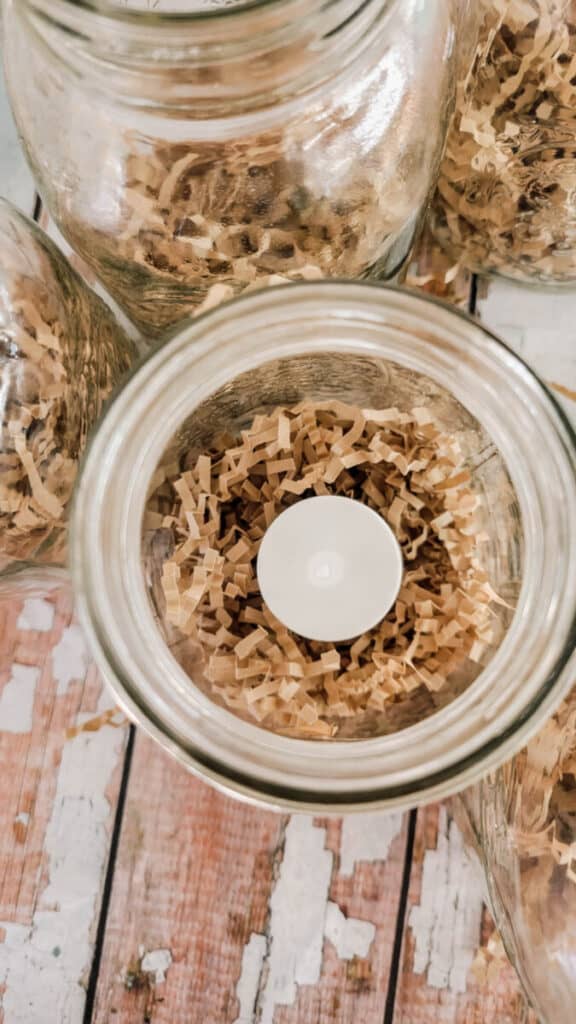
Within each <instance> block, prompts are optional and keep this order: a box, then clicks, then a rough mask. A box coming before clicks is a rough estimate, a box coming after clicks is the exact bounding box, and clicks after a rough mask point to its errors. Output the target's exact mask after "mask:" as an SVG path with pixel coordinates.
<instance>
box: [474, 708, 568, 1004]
mask: <svg viewBox="0 0 576 1024" xmlns="http://www.w3.org/2000/svg"><path fill="white" fill-rule="evenodd" d="M461 805H462V807H463V809H464V811H465V812H466V815H467V818H468V821H469V823H470V825H471V826H472V831H473V835H474V847H475V849H476V852H477V854H478V855H479V858H480V861H481V863H482V866H483V868H484V870H485V872H486V880H487V885H488V893H489V897H490V903H491V908H492V912H493V915H494V918H495V920H496V924H497V926H498V929H499V931H500V933H501V935H502V939H503V942H504V945H505V948H506V952H507V953H508V956H509V957H510V959H511V961H512V963H513V964H514V966H515V968H516V970H517V972H518V974H519V977H520V980H521V981H522V984H523V986H524V989H525V991H526V993H527V995H528V998H529V999H530V1002H531V1003H532V1005H533V1006H534V1008H535V1009H536V1011H537V1013H538V1017H539V1020H541V1021H542V1024H572V1021H573V1020H574V991H575V989H576V690H572V691H571V693H570V694H569V695H568V697H567V698H566V700H565V701H564V702H563V703H562V705H561V706H560V708H559V709H558V710H557V712H556V713H555V714H554V715H553V716H552V717H551V718H550V720H549V721H548V722H547V723H546V725H545V726H544V728H543V729H542V730H541V731H540V732H539V733H538V734H537V735H536V736H535V737H534V739H532V740H531V741H530V743H529V744H528V746H527V747H526V748H525V749H524V750H522V751H521V752H520V753H519V754H517V756H516V757H515V758H514V760H513V761H511V762H510V763H509V764H506V765H504V766H503V767H502V768H500V769H499V770H498V771H497V772H494V773H492V774H491V775H489V776H488V777H487V778H486V779H484V780H483V781H482V782H480V783H479V784H478V785H477V786H475V787H474V788H473V789H472V790H470V791H469V792H467V793H465V794H463V797H462V800H461Z"/></svg>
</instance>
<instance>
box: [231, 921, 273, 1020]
mask: <svg viewBox="0 0 576 1024" xmlns="http://www.w3.org/2000/svg"><path fill="white" fill-rule="evenodd" d="M265 956H266V936H265V935H258V933H257V932H253V934H252V935H251V936H250V941H249V942H248V944H247V945H246V946H244V950H243V953H242V968H241V970H240V977H239V979H238V984H237V985H236V998H237V999H238V1002H239V1004H240V1011H239V1013H238V1016H237V1017H236V1020H235V1021H234V1022H233V1024H253V1022H254V1011H255V1008H256V998H257V996H258V986H259V984H260V976H261V974H262V966H263V964H264V957H265Z"/></svg>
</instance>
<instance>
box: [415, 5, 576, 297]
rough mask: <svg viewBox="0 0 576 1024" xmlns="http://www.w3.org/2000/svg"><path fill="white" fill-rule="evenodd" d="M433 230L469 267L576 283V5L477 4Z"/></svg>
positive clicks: (516, 276)
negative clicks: (475, 37) (475, 40)
mask: <svg viewBox="0 0 576 1024" xmlns="http://www.w3.org/2000/svg"><path fill="white" fill-rule="evenodd" d="M476 14H477V16H478V17H479V19H480V21H481V28H480V41H479V44H478V48H477V51H476V56H475V59H474V63H473V66H472V70H471V72H470V73H469V74H466V75H463V76H462V77H461V78H460V82H459V84H458V95H457V101H456V113H455V117H454V121H453V125H452V128H451V130H450V132H449V136H448V142H447V148H446V154H445V157H444V160H443V163H442V167H441V172H440V180H439V187H438V191H437V194H436V197H435V199H434V202H433V208H432V227H433V232H434V234H435V236H436V238H437V239H438V241H439V242H440V243H441V245H442V246H443V248H445V249H446V250H447V251H448V252H449V253H450V254H451V255H452V256H453V258H454V259H455V260H457V259H461V260H462V261H463V262H464V263H465V264H466V265H467V266H468V267H470V268H471V269H472V270H475V271H479V272H491V273H495V274H501V275H504V276H507V277H511V278H514V279H518V280H520V281H524V282H527V283H530V282H532V283H540V284H553V285H554V284H560V285H561V284H564V285H572V286H573V285H574V283H575V282H576V191H575V190H576V147H575V143H574V136H575V128H576V113H575V107H576V42H575V40H576V5H575V4H574V2H573V0H478V4H477V10H476Z"/></svg>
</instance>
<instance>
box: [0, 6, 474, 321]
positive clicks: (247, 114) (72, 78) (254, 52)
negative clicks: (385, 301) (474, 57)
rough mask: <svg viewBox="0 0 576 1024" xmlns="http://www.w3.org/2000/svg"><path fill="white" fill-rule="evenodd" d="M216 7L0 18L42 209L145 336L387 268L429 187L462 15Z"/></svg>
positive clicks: (399, 253) (393, 264)
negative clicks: (263, 296)
mask: <svg viewBox="0 0 576 1024" xmlns="http://www.w3.org/2000/svg"><path fill="white" fill-rule="evenodd" d="M211 6H212V5H209V4H202V3H198V2H194V0H190V2H188V3H186V2H181V3H178V4H175V3H174V2H171V0H166V2H161V3H155V4H153V5H151V4H150V5H149V4H147V3H145V2H143V3H138V4H130V5H126V4H123V3H120V2H113V0H109V2H107V3H106V4H98V5H96V4H94V5H93V4H89V3H86V4H82V5H78V4H76V3H72V2H71V0H7V3H6V4H5V5H4V9H5V14H4V18H5V35H6V57H5V59H6V73H7V80H8V86H9V92H10V95H11V101H12V106H13V110H14V113H15V117H16V121H17V124H18V127H19V130H20V134H21V136H22V138H23V140H24V144H25V148H26V150H27V153H28V156H29V159H30V162H31V165H32V168H33V171H34V173H35V175H36V179H37V181H38V184H39V188H40V191H41V193H42V196H43V199H44V200H45V201H46V204H47V206H48V208H49V210H50V212H51V214H52V216H53V217H54V219H55V221H56V223H57V224H58V226H59V228H60V229H61V231H62V233H63V234H64V236H65V237H66V238H67V240H68V241H69V242H70V243H71V245H72V246H73V248H74V249H75V250H76V251H77V252H79V253H80V254H81V255H82V256H83V258H84V259H85V260H86V261H87V262H88V263H89V264H90V265H91V266H92V267H93V268H94V270H95V271H96V273H97V274H98V275H99V276H100V278H101V279H102V281H103V282H104V283H105V285H106V287H107V288H108V290H109V291H110V293H111V295H113V296H114V298H115V299H117V300H118V302H119V303H120V304H121V305H122V306H123V307H124V309H125V310H126V311H127V312H128V313H129V315H130V316H131V317H132V318H133V319H134V321H136V322H137V323H138V324H139V325H140V326H141V327H142V329H143V330H145V331H149V332H158V331H161V330H162V329H163V328H165V327H166V326H167V325H169V324H173V323H174V322H176V321H177V320H179V319H181V318H182V317H183V316H184V315H185V314H188V313H190V312H192V311H195V310H198V309H203V308H207V307H209V306H211V305H214V304H216V303H217V302H219V301H220V300H221V299H223V298H226V297H230V296H231V295H233V294H236V293H238V292H240V291H242V290H244V289H246V288H254V287H258V286H260V285H264V284H267V283H270V282H274V281H275V280H277V279H278V278H295V279H299V278H315V277H321V276H346V277H352V278H358V277H364V276H372V275H373V276H377V277H383V278H389V277H391V276H393V275H394V274H395V273H396V272H397V271H398V269H399V267H400V266H401V265H402V263H403V261H404V260H405V257H406V255H407V253H408V251H409V248H410V245H411V242H412V239H413V236H414V232H415V229H416V226H417V223H418V221H419V217H420V215H421V212H422V210H423V207H424V205H425V203H426V200H427V198H428V195H429V191H430V189H431V187H432V186H433V184H434V181H435V177H436V173H437V168H438V161H439V158H440V154H441V150H442V146H443V144H444V140H445V129H446V125H447V120H448V116H449V113H450V110H451V104H452V100H453V88H454V77H455V76H454V70H455V62H456V45H455V42H456V27H457V26H458V29H459V31H460V38H462V36H463V34H464V29H463V24H462V22H463V21H465V18H463V9H464V12H466V11H467V10H468V5H467V4H465V5H463V7H462V5H456V4H454V3H453V0H403V2H399V0H368V2H365V0H362V2H360V0H336V2H330V3H329V2H326V0H312V2H310V0H264V2H261V3H256V4H243V3H237V4H232V5H231V6H226V7H218V6H217V5H214V6H215V9H210V8H211ZM63 125H65V126H66V127H65V131H63V130H62V126H63Z"/></svg>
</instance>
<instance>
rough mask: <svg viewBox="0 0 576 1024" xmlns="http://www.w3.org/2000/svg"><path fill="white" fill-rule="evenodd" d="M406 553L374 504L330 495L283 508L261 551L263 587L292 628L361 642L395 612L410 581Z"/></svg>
mask: <svg viewBox="0 0 576 1024" xmlns="http://www.w3.org/2000/svg"><path fill="white" fill-rule="evenodd" d="M402 572H403V564H402V552H401V550H400V545H399V544H398V541H397V540H396V537H395V536H394V534H393V532H392V530H391V529H390V527H389V526H388V523H387V522H386V521H385V520H384V519H383V518H382V516H379V515H378V513H377V512H374V511H373V510H372V509H371V508H368V506H367V505H363V504H362V503H361V502H359V501H353V500H352V499H351V498H342V497H337V496H336V495H334V496H331V495H327V496H326V497H319V498H307V499H305V500H303V501H299V502H297V503H296V504H295V505H292V506H291V508H288V509H286V511H285V512H282V514H281V515H279V516H278V518H277V519H275V520H274V522H273V523H272V525H271V526H270V527H269V529H268V530H267V531H266V533H265V535H264V537H263V540H262V544H261V545H260V551H259V553H258V564H257V574H258V583H259V585H260V591H261V593H262V597H263V599H264V601H265V602H266V604H267V605H268V607H269V609H270V611H271V612H272V613H273V615H275V616H276V618H277V619H279V620H280V622H282V623H283V624H284V625H285V626H287V627H288V629H291V630H293V631H294V632H295V633H299V634H300V636H304V637H307V638H308V639H309V640H323V641H326V642H332V643H338V642H342V641H345V640H353V639H354V638H355V637H357V636H360V634H361V633H364V632H366V630H368V629H372V628H373V627H374V626H376V625H377V624H378V623H379V622H380V621H381V620H382V619H383V618H384V616H385V615H386V614H387V613H388V612H389V611H390V608H391V607H392V605H393V604H394V601H395V600H396V598H397V596H398V591H399V589H400V584H401V582H402Z"/></svg>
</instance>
